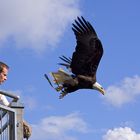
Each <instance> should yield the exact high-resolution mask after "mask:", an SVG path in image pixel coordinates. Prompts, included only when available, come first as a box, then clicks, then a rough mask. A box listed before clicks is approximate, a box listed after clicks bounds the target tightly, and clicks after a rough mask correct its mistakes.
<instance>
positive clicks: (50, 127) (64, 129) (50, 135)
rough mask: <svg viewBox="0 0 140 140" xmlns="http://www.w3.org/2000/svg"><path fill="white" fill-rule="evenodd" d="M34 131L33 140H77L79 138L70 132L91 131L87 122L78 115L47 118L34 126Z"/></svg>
mask: <svg viewBox="0 0 140 140" xmlns="http://www.w3.org/2000/svg"><path fill="white" fill-rule="evenodd" d="M32 129H33V134H32V137H31V140H39V139H41V140H56V139H57V140H76V139H77V138H76V137H74V136H72V134H71V135H70V134H69V133H70V132H71V133H72V132H79V133H87V132H88V131H89V130H88V128H87V124H86V122H84V120H83V119H82V118H80V116H79V114H78V113H73V114H69V115H66V116H52V117H46V118H44V119H42V120H41V122H40V123H39V124H35V125H32ZM36 134H37V135H36Z"/></svg>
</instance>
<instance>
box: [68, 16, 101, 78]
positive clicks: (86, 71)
mask: <svg viewBox="0 0 140 140" xmlns="http://www.w3.org/2000/svg"><path fill="white" fill-rule="evenodd" d="M72 25H73V27H72V30H73V31H74V34H75V36H76V40H77V45H76V48H75V52H74V53H73V55H72V60H71V64H70V68H71V69H72V73H74V74H76V75H79V74H80V75H87V76H93V75H95V73H96V70H97V67H98V65H99V62H100V59H101V57H102V55H103V48H102V44H101V41H100V40H99V38H98V37H97V34H96V32H95V30H94V28H93V27H92V25H91V24H90V23H89V22H88V21H86V20H85V19H84V18H83V17H81V19H80V18H79V17H78V18H77V20H75V23H73V24H72Z"/></svg>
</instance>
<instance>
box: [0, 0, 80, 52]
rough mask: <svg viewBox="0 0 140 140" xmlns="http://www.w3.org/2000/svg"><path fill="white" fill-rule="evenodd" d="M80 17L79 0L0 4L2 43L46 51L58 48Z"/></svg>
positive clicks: (28, 1)
mask: <svg viewBox="0 0 140 140" xmlns="http://www.w3.org/2000/svg"><path fill="white" fill-rule="evenodd" d="M79 14H80V10H79V0H70V1H68V0H59V1H58V0H24V1H19V0H12V1H11V0H6V1H3V0H0V21H1V22H0V43H1V45H2V42H6V41H7V40H8V39H9V38H11V39H13V41H14V42H15V45H16V46H17V47H28V48H31V49H33V50H35V51H42V50H44V49H46V48H47V47H48V45H52V46H53V45H55V44H56V43H57V42H58V41H59V40H60V37H61V35H62V34H63V32H64V29H65V27H66V26H67V24H68V23H69V22H72V21H73V18H75V17H76V16H77V15H79Z"/></svg>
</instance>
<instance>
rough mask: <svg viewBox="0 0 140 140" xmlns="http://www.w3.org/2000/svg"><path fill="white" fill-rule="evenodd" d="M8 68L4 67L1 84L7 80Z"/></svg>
mask: <svg viewBox="0 0 140 140" xmlns="http://www.w3.org/2000/svg"><path fill="white" fill-rule="evenodd" d="M7 75H8V69H7V68H5V67H3V71H2V72H1V73H0V84H2V83H3V82H4V81H6V80H7Z"/></svg>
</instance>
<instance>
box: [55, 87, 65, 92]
mask: <svg viewBox="0 0 140 140" xmlns="http://www.w3.org/2000/svg"><path fill="white" fill-rule="evenodd" d="M55 89H56V91H60V90H62V89H63V86H58V87H56V88H55Z"/></svg>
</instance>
